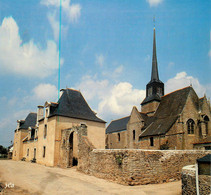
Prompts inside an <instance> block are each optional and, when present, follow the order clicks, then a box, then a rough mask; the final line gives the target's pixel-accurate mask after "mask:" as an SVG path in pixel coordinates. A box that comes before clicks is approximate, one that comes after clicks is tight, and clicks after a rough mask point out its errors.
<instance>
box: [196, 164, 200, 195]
mask: <svg viewBox="0 0 211 195" xmlns="http://www.w3.org/2000/svg"><path fill="white" fill-rule="evenodd" d="M196 194H197V195H199V175H198V163H197V162H196Z"/></svg>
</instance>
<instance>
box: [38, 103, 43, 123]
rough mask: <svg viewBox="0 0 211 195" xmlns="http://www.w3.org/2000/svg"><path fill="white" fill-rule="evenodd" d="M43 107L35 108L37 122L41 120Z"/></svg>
mask: <svg viewBox="0 0 211 195" xmlns="http://www.w3.org/2000/svg"><path fill="white" fill-rule="evenodd" d="M43 111H44V106H37V122H38V121H39V120H40V119H41V118H43Z"/></svg>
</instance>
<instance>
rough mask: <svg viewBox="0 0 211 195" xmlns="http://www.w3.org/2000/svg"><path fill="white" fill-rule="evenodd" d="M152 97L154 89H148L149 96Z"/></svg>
mask: <svg viewBox="0 0 211 195" xmlns="http://www.w3.org/2000/svg"><path fill="white" fill-rule="evenodd" d="M151 95H152V87H150V88H149V89H148V96H151Z"/></svg>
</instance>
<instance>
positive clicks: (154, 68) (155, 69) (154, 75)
mask: <svg viewBox="0 0 211 195" xmlns="http://www.w3.org/2000/svg"><path fill="white" fill-rule="evenodd" d="M157 64H158V63H157V54H156V39H155V27H154V35H153V54H152V73H151V81H159V76H158V65H157Z"/></svg>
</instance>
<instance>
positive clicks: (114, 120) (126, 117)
mask: <svg viewBox="0 0 211 195" xmlns="http://www.w3.org/2000/svg"><path fill="white" fill-rule="evenodd" d="M127 117H130V115H128V116H124V117H121V118H119V119H116V120H112V121H111V122H113V121H118V120H120V119H123V118H127ZM111 122H110V123H111Z"/></svg>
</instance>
